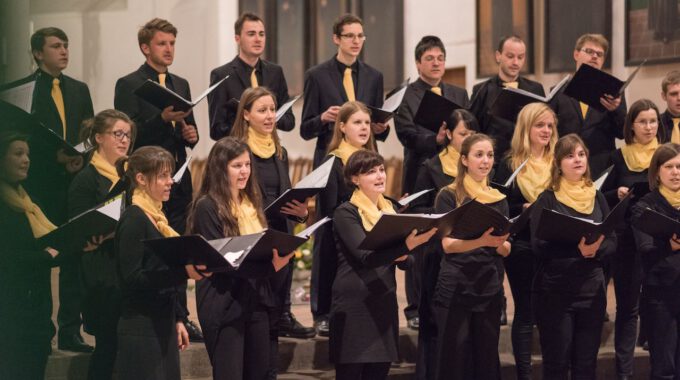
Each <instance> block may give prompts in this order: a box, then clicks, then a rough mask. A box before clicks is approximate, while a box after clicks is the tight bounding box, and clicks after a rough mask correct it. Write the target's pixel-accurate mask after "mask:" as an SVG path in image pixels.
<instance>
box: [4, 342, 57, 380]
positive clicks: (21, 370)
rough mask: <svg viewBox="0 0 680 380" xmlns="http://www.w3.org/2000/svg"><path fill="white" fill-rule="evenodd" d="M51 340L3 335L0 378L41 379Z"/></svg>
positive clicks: (14, 379)
mask: <svg viewBox="0 0 680 380" xmlns="http://www.w3.org/2000/svg"><path fill="white" fill-rule="evenodd" d="M50 345H51V342H50V340H49V339H45V340H44V341H34V342H32V341H30V340H29V339H26V338H18V339H12V338H9V339H7V337H6V336H5V337H4V338H3V343H2V345H0V379H3V380H43V379H44V378H45V368H46V367H47V358H48V356H49V355H50V350H51V347H50Z"/></svg>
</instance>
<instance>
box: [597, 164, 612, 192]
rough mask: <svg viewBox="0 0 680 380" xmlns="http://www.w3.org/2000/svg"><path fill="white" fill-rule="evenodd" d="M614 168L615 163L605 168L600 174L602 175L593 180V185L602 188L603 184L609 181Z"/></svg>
mask: <svg viewBox="0 0 680 380" xmlns="http://www.w3.org/2000/svg"><path fill="white" fill-rule="evenodd" d="M612 170H614V165H611V166H609V167H608V168H607V169H605V170H604V171H603V172H602V174H600V176H599V177H597V179H596V180H594V181H593V186H595V189H597V190H600V189H602V185H604V183H605V182H607V178H608V177H609V174H610V173H611V172H612Z"/></svg>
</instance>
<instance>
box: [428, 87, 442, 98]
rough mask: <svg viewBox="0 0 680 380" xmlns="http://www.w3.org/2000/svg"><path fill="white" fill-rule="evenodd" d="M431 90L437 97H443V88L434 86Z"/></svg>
mask: <svg viewBox="0 0 680 380" xmlns="http://www.w3.org/2000/svg"><path fill="white" fill-rule="evenodd" d="M430 90H431V91H432V92H434V93H435V94H437V95H439V96H442V89H441V87H439V86H434V87H432V88H431V89H430Z"/></svg>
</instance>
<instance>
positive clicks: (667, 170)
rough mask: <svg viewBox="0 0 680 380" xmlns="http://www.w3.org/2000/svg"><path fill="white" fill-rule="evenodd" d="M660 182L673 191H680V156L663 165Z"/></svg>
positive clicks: (660, 170)
mask: <svg viewBox="0 0 680 380" xmlns="http://www.w3.org/2000/svg"><path fill="white" fill-rule="evenodd" d="M659 181H660V182H661V184H662V185H664V186H665V187H667V188H668V189H670V190H672V191H678V190H680V154H679V155H677V156H675V157H673V158H672V159H670V160H668V161H666V162H664V163H663V165H661V167H660V168H659Z"/></svg>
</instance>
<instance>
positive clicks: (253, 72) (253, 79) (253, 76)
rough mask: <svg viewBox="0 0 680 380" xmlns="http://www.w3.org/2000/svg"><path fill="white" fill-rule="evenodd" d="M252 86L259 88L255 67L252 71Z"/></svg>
mask: <svg viewBox="0 0 680 380" xmlns="http://www.w3.org/2000/svg"><path fill="white" fill-rule="evenodd" d="M250 87H252V88H257V87H258V84H257V75H255V69H253V71H252V72H251V73H250Z"/></svg>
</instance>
